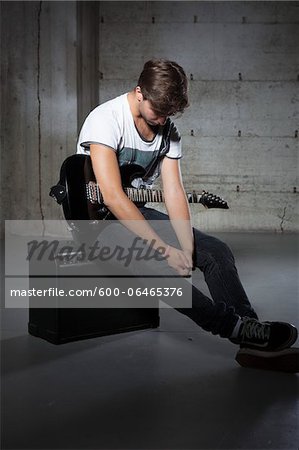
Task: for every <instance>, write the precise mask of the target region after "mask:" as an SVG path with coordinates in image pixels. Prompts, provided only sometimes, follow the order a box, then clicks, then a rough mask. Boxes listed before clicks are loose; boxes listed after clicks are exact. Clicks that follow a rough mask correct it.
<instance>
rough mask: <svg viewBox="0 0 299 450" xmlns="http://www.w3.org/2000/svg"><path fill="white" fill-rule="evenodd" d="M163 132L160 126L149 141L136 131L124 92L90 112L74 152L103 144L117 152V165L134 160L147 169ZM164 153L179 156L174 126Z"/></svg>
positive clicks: (177, 157)
mask: <svg viewBox="0 0 299 450" xmlns="http://www.w3.org/2000/svg"><path fill="white" fill-rule="evenodd" d="M162 135H163V127H162V126H160V127H159V128H158V132H157V134H156V135H155V137H154V139H153V140H152V141H147V140H145V139H144V138H143V137H142V136H141V135H140V134H139V132H138V130H137V128H136V126H135V123H134V119H133V116H132V113H131V110H130V105H129V102H128V94H127V93H126V94H123V95H120V96H119V97H116V98H114V99H113V100H109V101H108V102H106V103H103V104H102V105H99V106H97V107H96V108H95V109H94V110H93V111H91V113H90V114H89V115H88V116H87V118H86V119H85V122H84V124H83V126H82V129H81V131H80V134H79V138H78V144H77V153H83V154H89V151H90V144H92V143H97V144H103V145H106V146H108V147H110V148H111V149H112V150H114V151H115V152H116V155H117V158H118V162H119V165H120V166H122V165H124V164H132V163H135V164H138V165H139V166H142V167H143V168H146V167H147V166H148V165H149V164H150V162H151V161H152V159H153V158H154V157H155V155H156V154H157V152H158V151H159V149H160V146H161V142H162ZM166 156H167V157H168V158H174V159H179V158H181V156H182V152H181V137H180V135H179V133H178V131H177V129H176V127H173V128H172V131H171V133H170V142H169V151H168V153H167V154H166ZM159 172H160V171H159V167H157V170H156V171H155V173H154V174H153V175H152V176H151V177H150V178H148V179H147V180H146V182H147V184H148V185H151V184H152V182H153V181H154V179H156V178H157V176H158V175H159ZM136 181H137V180H136ZM134 184H135V185H136V183H134ZM136 187H138V186H136Z"/></svg>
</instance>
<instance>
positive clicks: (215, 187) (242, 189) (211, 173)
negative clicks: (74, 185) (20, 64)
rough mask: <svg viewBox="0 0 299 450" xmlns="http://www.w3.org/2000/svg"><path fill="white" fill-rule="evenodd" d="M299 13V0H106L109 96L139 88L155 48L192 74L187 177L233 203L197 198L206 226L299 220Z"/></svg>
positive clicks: (198, 219)
mask: <svg viewBox="0 0 299 450" xmlns="http://www.w3.org/2000/svg"><path fill="white" fill-rule="evenodd" d="M298 23H299V3H298V2H101V3H100V67H99V69H100V73H101V78H102V79H101V80H100V89H99V92H100V94H99V95H100V101H105V100H107V99H109V98H111V97H113V96H116V95H118V94H120V93H122V92H125V91H126V90H129V89H131V88H132V86H134V83H135V82H136V78H137V76H138V74H139V71H140V70H141V68H142V65H143V63H144V62H145V61H146V60H147V59H149V58H151V57H163V58H168V59H174V60H176V61H177V62H179V63H180V64H181V65H182V66H183V67H184V68H185V70H186V72H187V74H188V77H189V79H190V100H191V107H190V108H189V109H188V111H187V112H186V113H185V114H184V116H183V117H182V118H180V119H179V120H177V125H178V126H179V129H180V131H181V134H182V138H183V149H184V155H185V157H184V158H183V160H182V172H183V175H184V180H185V186H186V188H187V189H197V190H201V189H202V188H204V189H207V190H209V191H212V192H214V193H217V194H219V195H221V196H223V197H225V198H226V199H227V200H228V202H229V204H230V206H231V209H230V211H229V212H227V211H216V210H213V211H211V210H210V211H204V210H202V209H201V207H199V206H197V205H194V206H193V207H192V212H193V217H194V221H195V224H196V225H197V226H200V227H201V228H202V229H206V230H273V231H294V230H298V203H297V198H298V195H297V194H296V193H294V188H296V189H297V190H298V138H296V137H295V136H296V130H298V127H299V123H298V117H299V113H298V101H299V97H298V86H299V83H298V82H299V78H298V77H299V75H298V74H299V54H298V42H299V30H298Z"/></svg>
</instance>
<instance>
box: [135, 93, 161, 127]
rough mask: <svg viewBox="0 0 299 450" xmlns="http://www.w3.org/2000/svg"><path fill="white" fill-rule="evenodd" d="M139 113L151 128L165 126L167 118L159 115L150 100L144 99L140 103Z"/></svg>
mask: <svg viewBox="0 0 299 450" xmlns="http://www.w3.org/2000/svg"><path fill="white" fill-rule="evenodd" d="M139 112H140V114H141V116H142V117H143V118H144V120H145V121H146V122H147V123H148V124H149V125H151V126H157V125H165V122H166V120H167V116H160V115H158V114H157V113H156V112H155V111H154V109H153V107H152V105H151V103H150V101H149V100H144V99H142V100H141V101H140V102H139Z"/></svg>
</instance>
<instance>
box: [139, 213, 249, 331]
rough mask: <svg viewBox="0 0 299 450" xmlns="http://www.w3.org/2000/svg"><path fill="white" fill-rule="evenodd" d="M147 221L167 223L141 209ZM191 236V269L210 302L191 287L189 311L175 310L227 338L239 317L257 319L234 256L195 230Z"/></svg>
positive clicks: (221, 245)
mask: <svg viewBox="0 0 299 450" xmlns="http://www.w3.org/2000/svg"><path fill="white" fill-rule="evenodd" d="M140 211H141V213H142V214H143V216H144V217H145V218H146V219H147V220H154V221H156V220H169V217H168V216H167V215H166V214H163V213H161V212H159V211H156V210H155V209H152V208H146V207H142V208H140ZM193 233H194V243H195V251H194V266H195V267H197V268H199V269H200V270H201V271H202V272H203V274H204V278H205V281H206V283H207V285H208V288H209V291H210V294H211V297H212V300H211V299H210V298H209V297H207V296H206V295H204V294H203V293H202V292H201V291H200V290H199V289H197V288H196V287H195V286H193V287H192V308H176V309H177V311H179V312H180V313H182V314H184V315H186V316H188V317H190V319H192V320H193V321H194V322H196V323H197V324H198V325H199V326H200V327H202V328H203V329H204V330H207V331H210V332H212V333H213V334H219V335H220V336H221V337H230V336H231V334H232V331H233V329H234V327H235V325H236V323H237V321H238V319H239V317H244V316H247V317H253V318H257V314H256V312H255V311H254V309H253V308H252V306H251V304H250V302H249V300H248V297H247V295H246V293H245V291H244V288H243V286H242V283H241V281H240V278H239V275H238V272H237V269H236V266H235V260H234V256H233V254H232V252H231V250H230V249H229V247H228V246H227V245H226V244H225V243H224V242H222V241H221V240H219V239H217V238H215V237H212V236H209V235H207V234H205V233H202V232H201V231H199V230H197V229H195V228H194V229H193Z"/></svg>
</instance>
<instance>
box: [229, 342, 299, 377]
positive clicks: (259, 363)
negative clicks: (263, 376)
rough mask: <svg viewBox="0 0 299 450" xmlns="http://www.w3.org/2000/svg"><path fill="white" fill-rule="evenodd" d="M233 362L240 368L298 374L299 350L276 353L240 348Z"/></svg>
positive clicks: (294, 348) (292, 349) (289, 349)
mask: <svg viewBox="0 0 299 450" xmlns="http://www.w3.org/2000/svg"><path fill="white" fill-rule="evenodd" d="M235 360H236V361H237V362H238V363H239V364H240V366H242V367H249V368H253V369H263V370H274V371H279V372H288V373H298V372H299V348H296V347H293V348H287V349H285V350H280V351H277V352H265V351H262V350H253V349H250V348H241V349H240V350H239V351H238V353H237V354H236V358H235Z"/></svg>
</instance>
